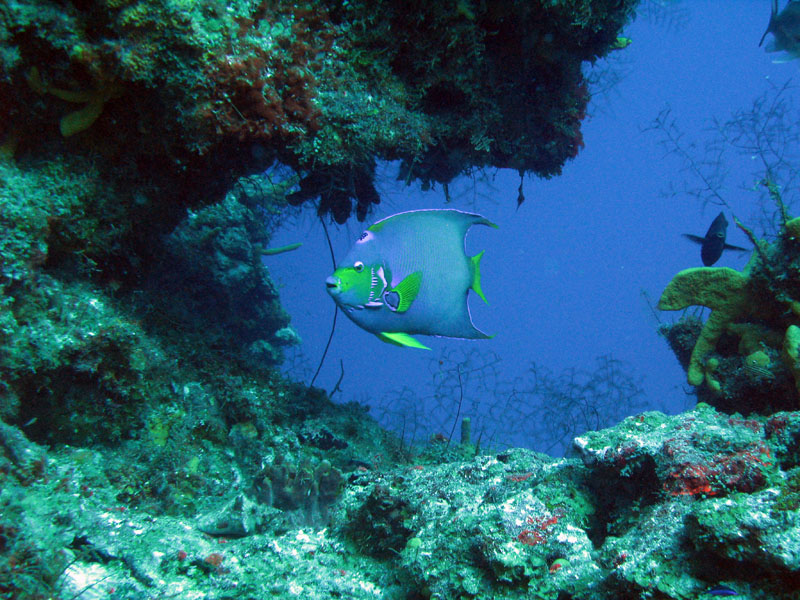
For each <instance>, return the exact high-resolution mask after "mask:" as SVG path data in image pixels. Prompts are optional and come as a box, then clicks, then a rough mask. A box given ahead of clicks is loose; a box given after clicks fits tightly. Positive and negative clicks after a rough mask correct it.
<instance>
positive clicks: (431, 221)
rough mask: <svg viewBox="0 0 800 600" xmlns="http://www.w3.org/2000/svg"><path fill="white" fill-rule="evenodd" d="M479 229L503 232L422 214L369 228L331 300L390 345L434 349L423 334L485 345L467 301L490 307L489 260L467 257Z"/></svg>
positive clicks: (451, 213) (334, 282) (337, 278)
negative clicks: (468, 240)
mask: <svg viewBox="0 0 800 600" xmlns="http://www.w3.org/2000/svg"><path fill="white" fill-rule="evenodd" d="M473 225H488V226H490V227H496V225H494V224H493V223H492V222H490V221H488V220H487V219H485V218H484V217H482V216H481V215H477V214H473V213H466V212H462V211H458V210H449V209H443V210H414V211H409V212H404V213H399V214H396V215H392V216H390V217H387V218H385V219H382V220H380V221H378V222H377V223H375V224H373V225H371V226H370V227H369V228H367V230H366V231H364V233H362V234H361V236H360V237H359V238H358V240H357V241H356V243H355V244H354V245H353V247H352V249H351V250H350V252H349V253H348V254H347V256H345V258H344V259H343V260H342V261H341V262H340V263H339V266H338V268H337V269H336V271H334V273H333V275H331V276H330V277H328V278H327V279H326V280H325V284H326V287H327V290H328V293H329V294H330V295H331V296H332V297H333V299H334V301H335V302H336V304H338V305H339V306H340V307H341V308H342V309H343V310H344V312H345V314H346V315H347V316H348V317H349V318H350V319H351V320H352V321H353V322H354V323H355V324H356V325H358V326H359V327H361V328H362V329H365V330H367V331H369V332H371V333H374V334H375V335H377V336H378V337H379V338H380V339H382V340H383V341H386V342H390V343H394V344H398V345H401V346H411V347H416V348H426V346H424V345H423V344H422V343H420V342H419V341H417V340H416V339H415V338H413V337H412V336H413V335H415V334H421V335H432V336H443V337H453V338H465V339H485V338H488V337H490V336H488V335H486V334H485V333H483V332H482V331H480V330H479V329H477V328H476V327H475V326H474V325H473V324H472V318H471V316H470V313H469V306H468V305H467V295H468V292H469V290H470V289H472V290H474V291H475V292H476V293H477V294H478V295H479V296H481V298H483V299H484V301H486V298H485V297H484V295H483V291H482V290H481V284H480V259H481V256H482V255H483V252H481V253H480V254H478V255H476V256H467V254H466V251H465V247H464V240H465V237H466V235H467V231H468V230H469V228H470V227H472V226H473Z"/></svg>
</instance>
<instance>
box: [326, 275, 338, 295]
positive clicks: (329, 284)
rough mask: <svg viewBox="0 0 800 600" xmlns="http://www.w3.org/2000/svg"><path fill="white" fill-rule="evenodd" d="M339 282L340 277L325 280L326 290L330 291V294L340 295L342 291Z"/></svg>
mask: <svg viewBox="0 0 800 600" xmlns="http://www.w3.org/2000/svg"><path fill="white" fill-rule="evenodd" d="M340 283H341V282H340V281H339V278H338V277H333V276H331V277H328V278H327V279H326V280H325V289H326V290H328V293H329V294H338V293H339V292H340V291H341V290H340V289H339V284H340Z"/></svg>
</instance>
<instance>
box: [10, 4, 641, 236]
mask: <svg viewBox="0 0 800 600" xmlns="http://www.w3.org/2000/svg"><path fill="white" fill-rule="evenodd" d="M635 5H636V2H635V1H634V0H625V1H623V2H619V1H616V0H614V1H612V0H603V1H602V2H597V1H596V0H594V1H591V2H590V1H589V0H581V1H578V2H544V1H539V0H537V1H536V2H526V3H510V4H509V3H506V4H503V3H499V4H498V3H495V4H490V5H488V4H485V3H478V2H469V1H464V2H456V3H444V4H442V3H428V2H412V3H411V4H409V3H408V2H394V1H386V2H379V3H377V4H376V3H374V2H347V3H341V2H333V1H328V0H311V1H309V2H301V3H287V2H267V1H265V0H236V1H235V2H233V3H223V2H219V1H217V0H203V1H202V2H186V1H185V0H167V1H165V2H164V1H160V0H159V1H156V0H98V1H96V2H66V3H65V2H56V1H53V0H48V1H46V2H41V1H39V0H36V1H34V0H15V1H14V2H8V3H4V4H3V6H2V7H0V43H2V45H3V52H2V53H0V69H1V71H0V72H1V73H2V77H0V98H2V101H0V107H2V108H3V114H5V115H7V116H8V118H7V119H5V120H4V123H3V124H2V125H0V128H2V129H0V140H5V139H6V138H7V136H9V137H10V136H13V138H14V139H15V140H18V141H19V143H18V144H17V145H16V152H17V154H18V155H22V156H30V155H35V154H40V153H41V152H42V151H43V150H44V149H45V148H52V147H56V148H63V149H64V150H66V151H68V152H81V153H87V152H92V153H94V155H95V160H100V157H102V160H101V162H102V163H103V165H102V166H103V169H104V170H106V171H108V170H110V169H114V168H116V167H118V166H119V165H120V164H123V163H124V164H125V165H126V166H127V167H129V168H131V169H134V170H135V171H136V172H137V173H139V174H140V175H141V174H145V173H146V174H147V178H148V179H149V180H150V182H151V184H152V185H153V186H154V187H155V188H157V189H158V191H159V193H160V194H161V195H169V202H178V203H180V204H189V205H197V204H198V203H202V202H205V201H209V200H215V199H216V198H217V197H218V196H219V195H221V193H222V192H223V191H224V190H225V189H226V188H227V187H228V186H229V185H230V184H231V183H232V182H233V181H235V180H236V179H237V178H238V177H239V176H242V175H246V174H249V173H252V172H258V171H263V170H264V169H265V168H267V167H268V166H269V165H270V164H271V163H272V162H273V161H274V160H275V159H278V160H279V161H280V162H281V163H283V164H284V165H288V166H289V167H291V168H292V169H293V170H294V171H295V172H296V173H297V174H298V175H301V176H302V177H303V178H304V182H305V183H304V186H303V187H302V190H301V191H302V194H301V195H299V196H295V197H294V200H295V201H296V202H301V201H303V200H304V199H307V198H317V197H319V198H320V199H321V202H320V205H319V207H318V210H319V211H320V212H321V213H330V214H331V215H332V216H333V217H334V218H335V219H336V220H337V221H339V222H343V221H345V220H346V219H347V218H348V217H349V215H350V214H351V211H352V210H353V208H355V213H356V216H357V217H358V218H360V219H363V218H365V216H366V213H367V210H368V209H369V207H370V205H371V204H372V203H373V202H375V201H377V200H378V195H377V193H376V192H375V189H374V186H373V182H372V180H373V179H374V169H375V167H374V165H375V161H376V159H383V160H399V161H402V163H403V167H402V169H401V176H402V177H403V178H404V179H406V180H409V181H410V180H412V179H419V180H421V181H423V182H424V183H425V184H426V185H430V184H433V183H437V182H438V183H444V184H446V183H447V182H449V181H450V180H452V179H453V178H454V177H455V176H457V175H459V174H462V173H465V172H468V171H469V170H470V169H473V168H475V167H478V168H480V167H483V166H495V167H510V168H513V169H517V170H519V171H521V172H529V173H535V174H538V175H541V176H545V177H549V176H552V175H555V174H557V173H559V172H560V170H561V167H562V165H563V163H564V162H565V161H566V160H568V159H570V158H573V157H574V156H575V155H576V154H577V152H578V151H579V149H580V147H581V146H582V144H583V141H582V137H581V131H580V127H581V121H582V119H583V118H584V116H585V109H586V104H587V102H588V98H589V91H588V89H587V85H586V83H585V82H584V79H583V76H582V73H581V64H582V63H583V62H586V61H594V60H595V59H597V58H598V57H601V56H603V55H604V54H606V53H607V52H608V51H609V50H610V49H612V48H613V47H614V45H615V43H616V39H617V36H618V35H619V32H620V30H621V28H622V26H623V25H624V24H625V23H626V22H627V21H628V20H629V19H630V18H631V17H632V15H633V10H634V7H635ZM77 102H80V103H83V106H82V107H81V108H79V109H78V110H75V106H74V104H72V103H77ZM59 123H60V132H59V127H58V126H57V125H58V124H59ZM61 135H64V136H69V137H68V139H66V140H60V139H59V137H60V136H61Z"/></svg>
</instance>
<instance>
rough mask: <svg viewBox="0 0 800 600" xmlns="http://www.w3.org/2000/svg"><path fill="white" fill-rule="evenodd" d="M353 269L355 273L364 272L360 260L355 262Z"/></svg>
mask: <svg viewBox="0 0 800 600" xmlns="http://www.w3.org/2000/svg"><path fill="white" fill-rule="evenodd" d="M353 268H354V269H355V271H356V273H361V271H363V270H364V263H363V262H361V261H360V260H357V261H356V262H355V264H354V265H353Z"/></svg>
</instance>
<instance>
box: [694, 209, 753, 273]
mask: <svg viewBox="0 0 800 600" xmlns="http://www.w3.org/2000/svg"><path fill="white" fill-rule="evenodd" d="M727 233H728V220H727V219H726V218H725V215H724V214H723V213H719V214H718V215H717V218H716V219H714V220H713V221H711V227H709V228H708V231H707V232H706V237H700V236H698V235H692V234H690V233H684V234H683V237H685V238H686V239H689V240H692V241H693V242H695V243H698V244H700V258H702V259H703V264H704V265H705V266H707V267H710V266H711V265H713V264H714V263H715V262H717V261H718V260H719V257H720V256H722V251H723V250H736V251H737V252H748V250H747V248H741V247H739V246H731V245H730V244H726V243H725V237H726V236H727Z"/></svg>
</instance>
